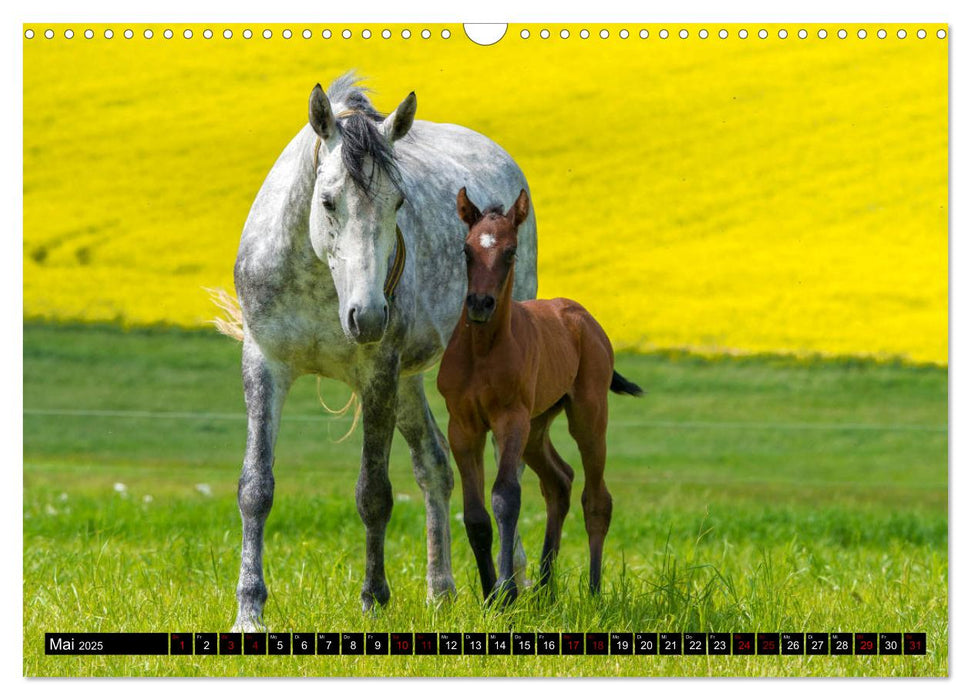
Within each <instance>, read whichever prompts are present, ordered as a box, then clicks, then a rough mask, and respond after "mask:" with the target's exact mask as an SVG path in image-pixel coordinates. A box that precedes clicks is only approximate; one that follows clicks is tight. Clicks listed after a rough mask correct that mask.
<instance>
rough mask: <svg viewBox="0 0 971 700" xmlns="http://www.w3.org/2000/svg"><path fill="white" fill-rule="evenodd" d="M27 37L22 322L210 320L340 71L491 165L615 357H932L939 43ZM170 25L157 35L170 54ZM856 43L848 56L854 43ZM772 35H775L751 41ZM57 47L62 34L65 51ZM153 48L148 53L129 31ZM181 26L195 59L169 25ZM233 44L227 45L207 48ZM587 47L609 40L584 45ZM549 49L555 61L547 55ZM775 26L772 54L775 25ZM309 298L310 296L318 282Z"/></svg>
mask: <svg viewBox="0 0 971 700" xmlns="http://www.w3.org/2000/svg"><path fill="white" fill-rule="evenodd" d="M87 26H88V25H60V26H59V25H54V26H53V27H52V28H53V30H54V33H55V37H54V38H53V39H47V38H44V36H43V31H44V30H45V29H46V28H47V25H43V26H40V25H30V28H31V29H33V30H34V31H35V36H34V38H31V39H27V38H25V39H24V42H23V46H24V241H23V245H24V314H25V317H26V318H29V319H33V318H42V319H51V320H65V321H66V320H89V321H116V322H120V323H123V324H131V325H140V324H155V323H172V324H179V325H185V326H198V325H201V324H204V323H205V322H206V320H207V319H209V318H211V317H212V316H213V315H214V309H213V307H212V306H211V305H210V302H209V300H208V299H207V296H206V294H205V293H204V292H203V291H202V287H204V286H208V287H212V286H222V287H226V288H228V289H231V288H232V267H233V261H234V258H235V254H236V246H237V243H238V240H239V233H240V230H241V228H242V225H243V221H244V220H245V218H246V215H247V212H248V209H249V206H250V203H251V202H252V199H253V197H254V195H255V194H256V191H257V189H258V188H259V186H260V184H261V182H262V179H263V177H264V175H265V174H266V172H267V171H268V169H269V168H270V166H271V165H272V163H273V161H274V159H275V158H276V157H277V155H278V154H279V152H280V150H281V149H282V148H283V147H284V145H286V143H287V142H288V140H289V139H290V138H291V137H292V136H293V134H294V133H295V132H296V131H297V130H298V129H299V128H300V127H301V126H302V124H303V123H305V121H306V114H307V98H308V95H309V93H310V89H311V88H312V87H313V85H314V84H315V83H317V82H321V83H324V84H325V85H326V84H327V83H328V82H329V81H330V80H331V79H332V78H334V77H335V76H337V75H338V74H340V73H342V72H344V71H345V70H347V69H349V68H355V69H357V70H358V71H359V72H360V73H361V74H362V75H364V76H367V77H368V78H369V81H368V84H369V85H370V86H371V87H372V88H373V89H374V91H375V95H374V100H375V103H376V104H377V106H378V108H379V109H384V110H390V109H392V108H393V107H394V106H395V105H396V104H397V103H398V102H399V101H400V100H401V99H402V98H403V97H404V96H405V95H406V94H407V93H408V92H409V91H411V90H415V91H416V92H417V95H418V102H419V118H423V119H429V120H433V121H444V122H454V123H459V124H463V125H466V126H468V127H471V128H473V129H476V130H477V131H480V132H482V133H484V134H487V135H489V136H490V137H492V138H493V139H495V140H496V141H497V142H499V143H500V144H502V145H503V146H504V147H505V148H506V149H507V150H508V151H509V152H510V153H511V154H512V155H513V157H514V158H516V160H517V161H518V162H519V164H520V165H521V166H522V167H523V169H524V171H525V172H526V175H527V177H528V178H529V181H530V184H531V188H532V192H533V199H534V205H535V208H536V211H537V215H538V222H539V240H540V258H539V273H540V295H541V296H568V297H572V298H575V299H577V300H578V301H580V302H581V303H583V304H584V305H586V306H587V307H588V308H589V309H590V310H591V311H592V312H593V313H594V314H595V315H596V316H597V318H598V319H600V320H601V322H602V323H603V325H604V327H605V328H606V329H607V331H608V333H609V334H610V336H611V337H612V339H613V340H614V343H615V345H616V346H617V347H618V348H628V349H638V350H650V349H655V348H672V347H679V348H682V347H683V348H690V349H693V350H696V351H701V352H776V351H781V352H796V353H825V354H864V355H878V356H884V357H886V356H900V357H903V358H906V359H908V360H910V361H916V362H934V363H940V364H946V362H947V358H948V355H947V312H948V308H947V291H948V287H947V264H948V262H947V221H948V200H947V181H948V171H947V148H948V118H947V107H948V103H947V74H948V70H947V40H946V39H939V38H937V36H936V32H937V31H938V29H940V28H941V27H939V26H937V25H926V26H923V28H924V29H926V30H927V37H926V38H923V39H921V38H918V37H917V36H916V32H917V30H918V28H919V27H918V26H916V25H906V26H905V27H904V28H905V29H906V32H907V36H906V38H903V39H901V38H898V37H897V29H898V28H899V26H900V25H892V26H886V27H885V28H886V29H887V30H888V32H889V34H888V35H887V37H886V38H883V39H881V38H879V37H878V35H877V32H878V30H879V29H881V27H879V26H874V25H847V26H845V28H846V29H847V30H848V36H847V37H846V38H844V39H841V38H839V37H838V35H837V32H838V30H839V29H841V28H842V27H841V26H838V25H826V26H825V27H823V28H825V30H826V31H827V34H828V35H827V36H826V38H819V36H818V34H817V32H818V30H819V29H820V28H821V27H820V26H819V25H813V26H807V29H808V30H809V35H808V37H807V38H805V39H801V38H799V37H798V35H797V31H798V29H799V28H800V27H799V25H747V26H746V28H747V29H748V36H747V38H744V39H743V38H740V37H739V36H738V30H739V28H740V27H739V26H729V30H730V36H729V37H728V38H727V39H721V38H719V37H718V36H717V34H716V31H717V29H718V28H720V25H707V29H708V30H709V31H710V32H711V34H710V35H709V36H708V37H707V38H705V39H702V38H700V37H699V35H698V30H699V29H700V28H701V26H702V25H689V26H688V27H687V29H688V31H689V36H688V38H687V39H682V38H680V37H679V36H678V35H677V29H680V25H679V26H678V27H668V29H669V30H670V32H671V34H670V36H668V37H667V38H661V36H660V30H661V29H662V28H663V27H662V26H660V25H647V26H646V27H644V28H646V29H647V30H648V37H647V38H646V39H642V38H641V37H640V31H641V29H642V26H640V25H637V26H629V27H628V29H629V30H630V36H629V37H628V38H626V39H624V38H621V37H620V30H621V29H622V27H621V26H617V25H611V26H607V27H603V26H601V25H595V26H594V25H590V26H588V27H587V28H588V29H589V30H590V36H589V38H581V36H580V30H581V29H582V28H583V27H581V26H574V25H570V26H566V25H564V26H560V25H556V26H552V25H551V26H549V27H548V28H549V29H550V31H551V36H550V38H547V39H543V38H541V36H540V30H541V29H542V27H540V26H528V27H527V28H528V30H529V32H530V37H529V38H528V39H523V38H522V37H521V34H520V32H521V30H522V29H523V27H522V26H511V27H510V28H509V31H508V33H507V35H506V37H505V38H504V39H503V40H502V41H501V42H499V44H497V45H495V46H492V47H479V46H475V45H474V44H472V43H471V42H470V41H468V40H467V39H466V37H465V36H464V34H463V31H462V28H461V26H458V25H452V26H449V27H448V29H449V30H450V32H451V36H450V38H447V39H445V38H442V36H441V31H442V29H443V27H442V26H435V27H432V34H431V37H430V38H428V39H424V38H422V37H421V35H420V31H421V27H419V26H411V27H409V29H410V31H411V37H410V38H408V39H404V38H402V37H401V31H402V29H404V27H403V26H401V25H397V26H392V27H390V28H391V30H392V33H393V34H392V38H390V39H385V38H382V37H381V34H380V31H381V29H383V28H384V26H383V25H369V26H368V27H367V28H368V29H370V31H371V32H372V35H371V36H370V38H364V37H363V36H362V30H363V29H364V28H365V27H364V26H349V27H348V28H349V29H350V30H351V33H352V36H351V38H350V39H344V38H341V36H340V30H341V29H343V26H342V27H330V29H331V30H332V31H333V36H332V37H331V38H329V39H324V38H323V37H322V36H321V33H322V30H323V29H325V28H326V27H324V26H316V25H310V29H311V30H312V32H313V38H311V39H304V38H303V37H302V35H301V33H300V32H301V31H302V30H303V28H304V26H303V25H299V26H291V27H290V28H291V29H292V30H294V33H293V37H292V38H289V39H286V38H283V36H282V33H283V30H284V29H285V28H286V27H284V26H283V25H273V26H270V27H269V29H270V30H271V31H272V37H271V38H270V39H265V38H263V36H262V32H263V30H264V28H266V27H264V26H263V25H258V26H253V27H252V29H253V30H254V35H253V37H252V38H250V39H245V38H243V36H242V34H243V30H244V29H246V28H247V27H246V26H244V25H232V26H228V27H227V26H223V25H218V26H216V25H214V26H212V27H211V28H212V30H213V31H214V35H213V37H212V38H210V39H206V38H204V35H203V31H204V30H205V29H206V27H204V26H199V25H193V26H191V27H187V26H183V25H137V26H134V27H133V29H134V36H133V37H132V38H130V39H129V38H125V36H124V35H123V32H124V30H125V28H126V27H125V26H122V25H113V26H112V27H111V28H112V29H113V31H114V38H112V39H110V40H109V39H105V38H104V36H103V34H104V30H105V26H103V25H101V26H93V29H94V31H95V36H94V38H92V39H87V38H85V37H84V36H83V34H82V32H83V30H84V29H85V28H86V27H87ZM167 26H170V27H171V28H172V29H173V30H174V33H175V34H174V37H173V38H171V39H166V38H164V37H163V30H164V29H165V28H166V27H167ZM861 26H862V28H864V29H865V30H866V32H867V37H866V38H865V39H860V38H858V36H857V31H858V30H859V29H860V28H861ZM763 27H764V28H765V29H766V30H767V32H768V37H767V38H765V39H762V38H760V37H759V36H758V34H757V31H758V29H760V28H763ZM67 28H71V29H72V30H73V31H74V37H73V38H71V39H68V38H65V36H64V32H65V30H66V29H67ZM146 28H150V29H151V30H152V31H153V36H152V38H150V39H149V38H145V36H144V30H145V29H146ZM187 28H189V29H191V31H192V32H193V36H192V38H191V39H188V40H187V39H185V38H183V30H185V29H187ZM227 28H228V29H230V30H231V31H232V33H233V36H232V38H230V39H226V38H224V36H223V31H224V30H225V29H227ZM604 28H606V29H607V30H608V31H609V38H607V39H602V38H600V30H601V29H604ZM563 29H566V30H568V31H569V33H570V36H569V38H568V39H563V38H561V37H560V32H561V30H563ZM780 29H785V30H786V31H787V32H788V36H787V38H784V39H783V38H780V37H779V30H780ZM322 283H323V282H322Z"/></svg>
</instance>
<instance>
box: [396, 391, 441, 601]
mask: <svg viewBox="0 0 971 700" xmlns="http://www.w3.org/2000/svg"><path fill="white" fill-rule="evenodd" d="M397 414H398V415H397V422H398V430H400V431H401V434H402V435H403V436H404V438H405V440H406V441H407V442H408V447H409V448H410V449H411V461H412V464H413V466H414V469H415V479H416V480H417V481H418V485H419V486H420V487H421V490H422V491H423V492H424V494H425V529H426V531H427V537H428V569H427V581H428V598H429V599H430V600H434V599H436V598H441V597H443V596H454V595H455V582H454V581H453V580H452V541H451V536H450V534H449V523H448V500H449V497H450V496H451V494H452V485H453V481H452V469H451V465H450V464H449V461H448V445H447V444H446V443H445V438H444V437H443V436H442V433H441V431H440V430H439V429H438V426H437V425H436V424H435V418H434V417H433V416H432V412H431V410H430V409H429V408H428V401H427V399H426V398H425V387H424V384H423V383H422V375H420V374H416V375H412V376H410V377H402V378H401V381H399V382H398V410H397Z"/></svg>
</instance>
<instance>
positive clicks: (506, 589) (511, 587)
mask: <svg viewBox="0 0 971 700" xmlns="http://www.w3.org/2000/svg"><path fill="white" fill-rule="evenodd" d="M518 597H519V586H517V585H516V581H515V579H508V580H506V581H500V582H499V583H497V584H496V585H495V587H493V589H492V592H491V593H490V594H489V597H488V598H486V605H495V606H498V607H500V608H505V607H508V606H509V605H511V604H512V603H514V602H515V600H516V598H518Z"/></svg>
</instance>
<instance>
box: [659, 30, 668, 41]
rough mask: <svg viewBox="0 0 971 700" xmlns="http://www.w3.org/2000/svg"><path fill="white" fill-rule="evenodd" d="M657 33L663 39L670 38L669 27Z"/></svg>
mask: <svg viewBox="0 0 971 700" xmlns="http://www.w3.org/2000/svg"><path fill="white" fill-rule="evenodd" d="M657 35H658V36H659V37H661V38H662V39H667V38H668V30H667V29H662V30H661V31H659V32H658V33H657Z"/></svg>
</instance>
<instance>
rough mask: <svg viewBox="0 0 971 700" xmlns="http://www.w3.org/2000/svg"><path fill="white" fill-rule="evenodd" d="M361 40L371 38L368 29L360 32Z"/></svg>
mask: <svg viewBox="0 0 971 700" xmlns="http://www.w3.org/2000/svg"><path fill="white" fill-rule="evenodd" d="M361 38H362V39H370V38H371V30H370V29H365V30H364V31H362V32H361Z"/></svg>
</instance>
